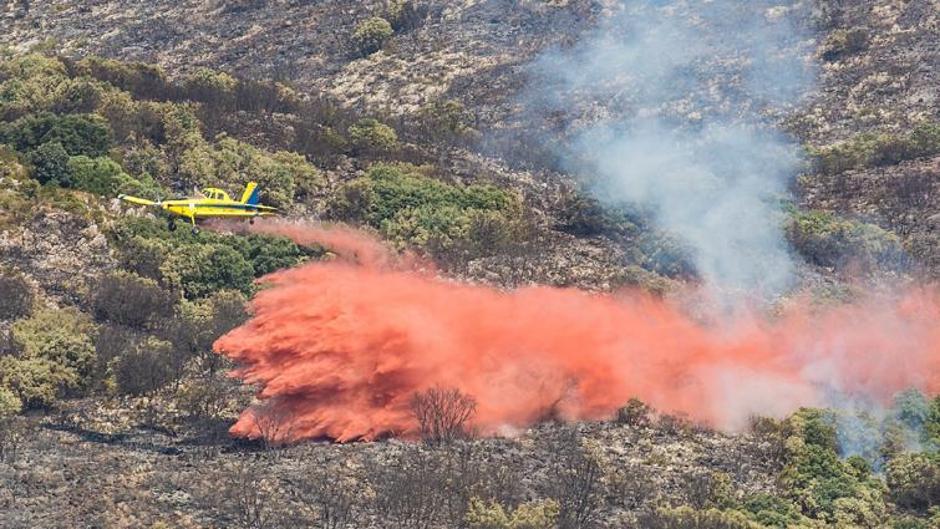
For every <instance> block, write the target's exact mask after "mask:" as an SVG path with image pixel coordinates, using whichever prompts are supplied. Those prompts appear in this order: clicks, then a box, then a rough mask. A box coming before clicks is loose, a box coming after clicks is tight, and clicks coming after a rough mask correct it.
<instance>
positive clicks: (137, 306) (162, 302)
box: [90, 272, 175, 329]
mask: <svg viewBox="0 0 940 529" xmlns="http://www.w3.org/2000/svg"><path fill="white" fill-rule="evenodd" d="M90 301H91V308H92V312H93V314H94V316H95V318H96V319H97V320H99V321H109V322H112V323H117V324H120V325H125V326H128V327H134V328H138V329H142V328H145V327H147V326H148V325H150V326H152V325H154V324H156V323H157V322H158V321H160V320H162V319H165V318H168V317H170V316H171V315H172V314H173V304H174V301H175V300H174V298H173V296H172V294H170V293H168V292H167V291H165V290H164V289H163V288H161V287H160V286H159V285H157V283H156V281H154V280H152V279H146V278H142V277H139V276H136V275H134V274H132V273H128V272H113V273H110V274H107V275H105V276H103V277H102V278H101V279H99V280H98V281H97V283H96V284H95V285H94V287H93V290H92V293H91V300H90Z"/></svg>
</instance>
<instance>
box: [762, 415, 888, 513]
mask: <svg viewBox="0 0 940 529" xmlns="http://www.w3.org/2000/svg"><path fill="white" fill-rule="evenodd" d="M784 428H785V431H786V435H788V438H787V440H786V450H787V454H786V458H787V465H786V467H785V468H784V470H783V472H782V473H781V475H780V482H781V484H782V485H783V486H784V487H785V488H786V492H787V496H788V497H789V498H790V500H792V501H793V502H794V503H795V504H796V505H797V506H798V507H799V509H800V511H801V513H802V514H803V515H805V516H808V517H810V518H815V519H819V520H824V521H827V522H833V521H835V520H836V519H839V520H851V522H852V523H856V524H860V525H867V526H871V524H879V523H883V521H884V517H885V515H886V506H885V503H884V499H883V485H882V484H881V482H880V481H879V480H877V479H875V478H872V477H871V476H870V475H869V474H870V473H869V472H868V471H867V468H863V465H861V464H860V462H859V461H856V460H854V458H853V459H850V460H849V461H844V460H841V459H840V458H839V455H838V452H837V450H838V442H837V438H836V420H835V416H834V414H833V413H831V412H828V411H825V410H818V409H802V410H800V411H799V412H797V413H795V414H794V415H792V416H791V417H790V418H789V419H787V421H786V422H785V424H784Z"/></svg>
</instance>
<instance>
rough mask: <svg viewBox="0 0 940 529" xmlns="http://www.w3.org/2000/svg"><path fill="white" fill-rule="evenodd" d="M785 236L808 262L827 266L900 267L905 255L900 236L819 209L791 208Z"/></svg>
mask: <svg viewBox="0 0 940 529" xmlns="http://www.w3.org/2000/svg"><path fill="white" fill-rule="evenodd" d="M786 232H787V238H788V239H789V241H790V243H791V244H792V245H793V247H794V248H796V250H797V251H798V252H799V253H800V254H801V255H802V256H803V257H805V258H806V259H807V260H808V261H809V262H811V263H813V264H817V265H820V266H827V267H836V268H838V267H844V266H846V265H856V266H861V267H863V268H864V269H873V268H890V269H895V270H898V269H904V268H906V267H907V266H908V264H909V263H908V258H907V256H906V252H905V251H904V248H903V246H902V244H901V240H900V239H899V238H898V237H897V236H896V235H894V234H893V233H891V232H888V231H885V230H883V229H881V228H879V227H878V226H875V225H873V224H866V223H863V222H857V221H851V220H847V219H842V218H838V217H836V216H834V215H832V214H830V213H826V212H820V211H808V212H803V211H800V212H795V213H794V214H793V216H792V217H791V220H790V223H789V224H788V225H787V228H786Z"/></svg>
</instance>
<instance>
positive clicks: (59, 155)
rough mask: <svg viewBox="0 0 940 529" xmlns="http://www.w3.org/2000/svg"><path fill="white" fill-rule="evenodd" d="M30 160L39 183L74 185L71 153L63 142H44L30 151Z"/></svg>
mask: <svg viewBox="0 0 940 529" xmlns="http://www.w3.org/2000/svg"><path fill="white" fill-rule="evenodd" d="M29 162H30V163H31V164H33V168H34V169H33V176H34V177H35V178H36V180H38V181H39V183H41V184H49V185H57V186H63V187H69V186H71V185H72V171H71V169H70V168H69V153H68V152H66V150H65V148H64V147H62V144H61V143H59V142H49V143H43V144H42V145H40V146H39V148H37V149H35V150H33V151H31V152H30V153H29Z"/></svg>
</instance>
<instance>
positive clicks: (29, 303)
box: [0, 270, 34, 320]
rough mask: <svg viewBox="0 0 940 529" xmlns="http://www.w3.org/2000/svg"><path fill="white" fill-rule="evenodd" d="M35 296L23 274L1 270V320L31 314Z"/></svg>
mask: <svg viewBox="0 0 940 529" xmlns="http://www.w3.org/2000/svg"><path fill="white" fill-rule="evenodd" d="M33 297H34V296H33V289H32V288H31V287H30V286H29V283H27V282H26V280H25V279H24V278H23V276H21V275H19V274H16V273H12V272H5V271H3V270H0V320H15V319H17V318H22V317H23V316H29V314H30V312H32V310H33Z"/></svg>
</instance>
